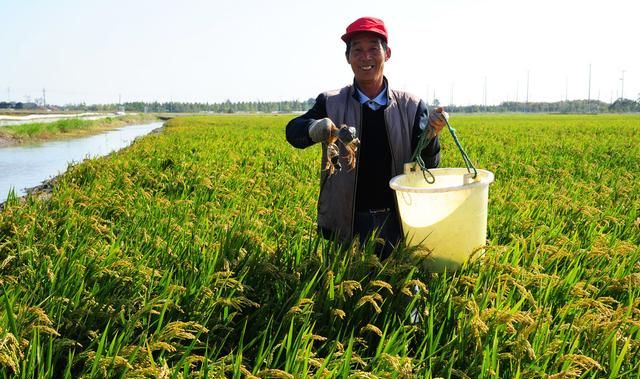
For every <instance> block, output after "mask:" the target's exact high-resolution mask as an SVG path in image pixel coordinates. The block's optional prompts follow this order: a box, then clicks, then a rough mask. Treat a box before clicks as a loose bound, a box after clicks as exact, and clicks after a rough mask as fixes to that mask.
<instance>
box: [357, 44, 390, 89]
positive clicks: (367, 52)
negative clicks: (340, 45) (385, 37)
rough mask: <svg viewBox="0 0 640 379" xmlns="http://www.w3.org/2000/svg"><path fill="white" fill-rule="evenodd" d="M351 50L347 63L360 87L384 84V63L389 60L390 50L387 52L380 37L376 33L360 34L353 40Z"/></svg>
mask: <svg viewBox="0 0 640 379" xmlns="http://www.w3.org/2000/svg"><path fill="white" fill-rule="evenodd" d="M350 43H351V50H350V51H349V55H348V56H347V62H349V64H350V65H351V69H352V70H353V73H354V74H355V77H356V83H358V84H359V85H365V84H375V85H379V84H382V82H383V75H384V62H386V61H387V59H389V49H387V50H385V49H384V48H383V46H382V42H381V41H380V37H379V36H378V35H377V34H375V33H368V32H364V33H358V34H356V35H354V36H353V37H352V38H351V42H350Z"/></svg>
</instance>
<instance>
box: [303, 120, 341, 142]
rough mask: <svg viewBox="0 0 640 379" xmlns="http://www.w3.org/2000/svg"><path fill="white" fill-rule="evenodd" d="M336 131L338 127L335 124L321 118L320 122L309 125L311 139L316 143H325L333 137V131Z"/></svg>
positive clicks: (316, 121)
mask: <svg viewBox="0 0 640 379" xmlns="http://www.w3.org/2000/svg"><path fill="white" fill-rule="evenodd" d="M333 129H336V126H335V125H334V124H333V121H331V120H330V119H329V118H326V117H325V118H321V119H320V120H315V121H314V122H312V123H311V125H309V138H311V140H312V141H313V142H314V143H316V142H325V141H327V140H328V139H329V137H331V131H332V130H333Z"/></svg>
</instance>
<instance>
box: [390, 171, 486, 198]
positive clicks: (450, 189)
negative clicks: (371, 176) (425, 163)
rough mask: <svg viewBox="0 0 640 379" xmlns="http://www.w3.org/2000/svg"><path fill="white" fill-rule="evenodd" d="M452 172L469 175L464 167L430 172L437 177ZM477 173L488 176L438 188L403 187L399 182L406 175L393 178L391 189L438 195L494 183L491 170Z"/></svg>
mask: <svg viewBox="0 0 640 379" xmlns="http://www.w3.org/2000/svg"><path fill="white" fill-rule="evenodd" d="M452 170H454V171H464V173H465V174H466V173H467V169H466V168H464V167H442V168H433V169H429V171H431V173H433V174H434V176H437V175H436V174H437V173H438V172H443V171H452ZM477 172H478V174H480V173H482V174H484V175H486V177H485V178H482V179H481V180H480V181H478V182H473V183H469V184H457V185H453V186H446V187H437V188H428V187H409V186H403V185H401V184H399V183H398V181H399V180H400V178H402V177H403V176H406V174H400V175H396V176H394V177H393V178H391V180H389V187H391V189H393V190H394V191H400V192H413V193H438V192H453V191H465V190H468V189H473V188H477V187H488V186H489V184H491V183H493V180H494V175H493V172H491V171H489V170H483V169H477Z"/></svg>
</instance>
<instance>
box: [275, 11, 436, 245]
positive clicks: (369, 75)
mask: <svg viewBox="0 0 640 379" xmlns="http://www.w3.org/2000/svg"><path fill="white" fill-rule="evenodd" d="M342 40H343V41H344V42H345V43H346V53H345V54H346V58H347V62H348V63H349V64H350V65H351V69H352V70H353V74H354V83H353V85H348V86H346V87H344V88H342V89H340V90H334V91H328V92H324V93H321V94H320V95H319V96H318V97H317V98H316V102H315V104H314V106H313V107H312V108H311V109H310V110H309V111H308V112H307V113H305V114H304V115H302V116H300V117H297V118H295V119H293V120H291V121H290V122H289V123H288V124H287V128H286V135H287V141H289V143H290V144H291V145H293V146H295V147H297V148H306V147H308V146H311V145H313V144H315V143H318V142H321V143H322V144H323V149H322V167H323V170H322V172H321V178H320V196H319V199H318V230H319V232H320V234H321V235H322V236H324V237H325V238H327V239H332V238H337V239H338V240H340V241H343V242H349V241H350V240H351V239H353V238H356V237H358V238H359V239H360V241H361V242H364V241H365V240H366V239H367V238H370V237H371V236H372V235H374V234H375V233H378V234H377V235H378V236H379V237H381V238H382V239H383V240H384V241H385V243H384V245H380V246H377V249H376V252H377V253H378V255H380V256H382V257H386V256H387V255H388V254H389V253H390V252H391V250H393V248H394V247H396V246H397V245H398V243H399V242H400V241H401V239H402V229H401V224H400V220H399V217H398V213H397V210H396V202H395V198H394V194H393V190H391V188H390V187H389V180H390V179H391V178H392V177H393V176H396V175H400V174H402V173H403V170H404V163H407V162H409V161H410V160H411V156H412V154H413V151H414V150H415V148H416V145H417V142H418V139H419V136H420V134H421V133H422V131H423V130H424V129H426V128H432V129H433V130H432V132H433V133H434V135H435V138H433V139H432V140H431V142H430V143H429V145H428V146H427V147H426V148H425V149H424V150H423V151H422V159H423V160H424V162H425V165H426V166H427V167H429V168H432V167H436V166H437V165H438V163H439V161H440V143H439V140H438V133H439V132H440V131H441V130H442V128H443V127H444V125H445V121H444V119H443V117H446V113H444V112H443V110H442V108H439V109H438V110H437V112H432V113H431V114H429V113H428V111H427V107H426V105H425V103H424V102H423V101H422V100H420V99H419V98H418V97H416V96H414V95H412V94H409V93H406V92H402V91H397V90H393V89H391V88H389V84H388V82H387V79H386V78H385V77H384V65H385V63H386V62H387V60H389V58H390V57H391V49H390V48H389V46H388V36H387V29H386V27H385V25H384V22H383V21H382V20H380V19H377V18H373V17H362V18H359V19H357V20H356V21H354V22H353V23H352V24H350V25H349V26H348V27H347V30H346V33H345V34H344V35H343V36H342ZM341 125H347V126H351V127H355V129H356V136H357V137H358V138H359V139H360V147H359V150H358V152H357V158H356V167H355V169H353V170H350V169H348V168H347V167H348V164H347V162H342V167H343V169H342V170H339V171H335V172H334V173H333V174H331V175H330V174H329V172H328V171H327V170H325V169H324V168H325V167H327V163H328V162H327V160H328V159H329V157H328V156H327V149H326V147H327V141H328V140H329V138H330V137H332V135H335V134H332V133H335V130H336V128H337V126H341ZM332 131H333V132H332ZM340 149H341V152H340V158H339V159H340V160H343V159H345V158H344V157H345V156H346V155H347V153H346V150H345V147H344V146H340Z"/></svg>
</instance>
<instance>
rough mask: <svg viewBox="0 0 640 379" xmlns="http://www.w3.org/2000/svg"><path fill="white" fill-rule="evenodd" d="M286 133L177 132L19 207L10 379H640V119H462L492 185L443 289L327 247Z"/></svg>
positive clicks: (229, 126)
mask: <svg viewBox="0 0 640 379" xmlns="http://www.w3.org/2000/svg"><path fill="white" fill-rule="evenodd" d="M291 117H292V116H273V115H256V116H206V117H205V116H203V117H188V118H187V117H185V118H176V119H173V120H171V121H169V122H168V123H167V125H166V127H165V129H164V131H163V132H162V133H159V134H153V135H149V136H147V137H145V138H144V139H142V140H139V141H137V142H136V143H135V144H134V145H132V146H131V147H129V148H127V149H125V150H123V151H121V152H118V153H116V154H112V155H110V156H108V157H104V158H101V159H97V160H88V161H85V162H84V163H82V164H80V165H77V166H73V167H71V168H70V170H69V171H68V172H67V173H66V174H65V175H63V176H61V177H60V178H59V179H58V180H57V181H56V182H55V184H54V192H53V194H52V196H51V197H50V198H48V199H41V198H37V197H31V198H27V199H26V200H25V201H22V200H20V199H16V198H15V197H10V198H9V199H8V202H7V203H6V204H5V207H4V209H2V210H1V211H0V291H1V293H0V376H1V377H4V378H33V377H37V378H77V377H82V378H192V377H201V378H225V377H226V378H287V379H288V378H303V377H310V378H413V377H416V378H418V377H419V378H547V379H561V378H640V116H638V115H597V116H595V115H588V116H571V115H499V116H486V115H485V116H482V115H481V116H465V115H460V116H458V115H453V116H452V118H451V123H452V125H453V126H454V127H456V129H457V134H458V136H459V138H460V140H461V142H462V144H463V145H464V147H465V149H466V150H467V153H468V154H469V156H470V157H471V159H472V160H473V161H474V163H475V165H476V166H477V167H478V168H484V169H487V170H490V171H492V172H494V174H495V176H496V180H495V182H494V184H492V185H491V187H490V191H489V219H488V240H487V242H488V246H487V249H486V254H485V255H484V256H483V257H482V258H481V259H479V260H477V261H475V262H473V263H471V264H469V265H466V266H465V267H463V268H462V269H461V270H459V271H457V272H454V273H446V274H432V273H429V272H428V270H426V269H425V267H424V266H423V265H422V264H421V261H422V259H424V258H423V257H421V256H420V255H419V254H415V252H414V251H412V250H411V249H400V250H399V251H396V252H395V253H394V254H393V255H392V256H391V258H389V259H387V260H385V261H382V262H381V261H380V260H378V258H377V257H376V256H375V255H374V254H373V252H372V251H373V249H372V247H373V246H372V244H366V245H364V246H358V245H354V246H352V247H350V248H348V249H339V248H338V247H337V246H335V245H333V244H331V243H329V242H327V241H324V240H321V239H318V238H317V236H316V232H315V223H314V222H315V206H316V196H317V192H318V187H319V170H320V162H319V156H320V147H319V146H314V147H312V148H309V149H306V150H296V149H294V148H293V147H291V146H289V145H288V144H287V142H286V141H285V138H284V126H285V124H286V123H287V121H288V120H289V119H290V118H291ZM442 144H443V151H442V156H443V162H442V164H441V166H443V167H447V166H452V167H459V166H461V165H462V161H461V158H460V157H459V155H458V152H457V148H456V147H455V145H454V144H453V141H452V140H451V138H450V136H448V135H445V134H444V133H443V137H442ZM415 288H418V289H419V291H417V292H416V291H415V290H414V289H415ZM416 314H417V315H418V316H419V318H418V320H417V321H416V320H415V317H413V316H415V315H416Z"/></svg>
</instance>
